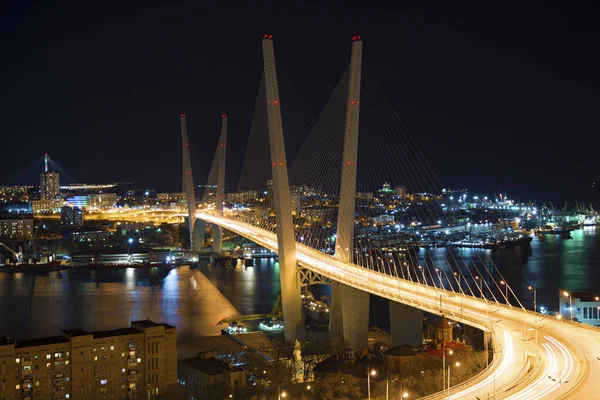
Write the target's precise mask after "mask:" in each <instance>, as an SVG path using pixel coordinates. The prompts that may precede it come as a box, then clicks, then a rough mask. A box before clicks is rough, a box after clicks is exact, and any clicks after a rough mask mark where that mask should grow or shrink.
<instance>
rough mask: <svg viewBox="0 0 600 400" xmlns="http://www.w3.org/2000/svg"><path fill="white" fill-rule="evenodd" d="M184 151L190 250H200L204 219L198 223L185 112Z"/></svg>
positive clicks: (183, 167)
mask: <svg viewBox="0 0 600 400" xmlns="http://www.w3.org/2000/svg"><path fill="white" fill-rule="evenodd" d="M180 120H181V144H182V147H183V151H182V155H183V157H182V159H183V163H182V173H183V179H182V186H183V187H182V189H183V192H185V197H186V198H187V204H188V229H189V231H190V250H192V251H200V249H202V247H203V246H204V243H203V241H204V232H203V231H204V226H205V223H204V221H198V223H196V196H195V194H194V179H193V178H192V163H191V161H190V146H189V141H188V134H187V124H186V122H185V114H181V115H180Z"/></svg>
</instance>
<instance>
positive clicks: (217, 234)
mask: <svg viewBox="0 0 600 400" xmlns="http://www.w3.org/2000/svg"><path fill="white" fill-rule="evenodd" d="M221 117H222V118H223V119H222V121H221V137H220V138H219V146H218V147H217V154H216V157H218V158H217V196H216V201H215V211H216V212H217V215H219V216H222V215H223V202H224V201H225V157H226V156H227V152H226V148H227V114H223V115H222V116H221ZM212 231H213V246H212V250H213V252H215V253H217V254H221V251H222V248H223V228H221V227H220V226H218V225H213V228H212Z"/></svg>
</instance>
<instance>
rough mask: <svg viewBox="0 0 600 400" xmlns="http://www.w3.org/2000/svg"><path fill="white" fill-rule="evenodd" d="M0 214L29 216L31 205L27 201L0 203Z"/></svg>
mask: <svg viewBox="0 0 600 400" xmlns="http://www.w3.org/2000/svg"><path fill="white" fill-rule="evenodd" d="M0 213H8V214H31V213H33V210H32V209H31V203H29V202H28V201H11V202H4V203H0Z"/></svg>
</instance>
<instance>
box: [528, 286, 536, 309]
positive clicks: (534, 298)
mask: <svg viewBox="0 0 600 400" xmlns="http://www.w3.org/2000/svg"><path fill="white" fill-rule="evenodd" d="M528 289H529V290H532V291H533V311H535V312H537V289H536V288H535V286H529V287H528Z"/></svg>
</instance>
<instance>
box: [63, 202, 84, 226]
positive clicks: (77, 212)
mask: <svg viewBox="0 0 600 400" xmlns="http://www.w3.org/2000/svg"><path fill="white" fill-rule="evenodd" d="M60 224H61V225H72V226H81V225H83V210H82V209H81V208H79V207H69V206H64V207H63V208H62V209H61V211H60Z"/></svg>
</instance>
